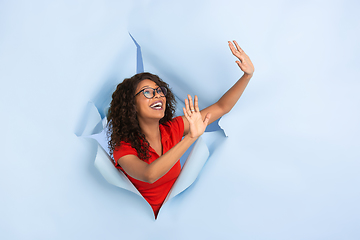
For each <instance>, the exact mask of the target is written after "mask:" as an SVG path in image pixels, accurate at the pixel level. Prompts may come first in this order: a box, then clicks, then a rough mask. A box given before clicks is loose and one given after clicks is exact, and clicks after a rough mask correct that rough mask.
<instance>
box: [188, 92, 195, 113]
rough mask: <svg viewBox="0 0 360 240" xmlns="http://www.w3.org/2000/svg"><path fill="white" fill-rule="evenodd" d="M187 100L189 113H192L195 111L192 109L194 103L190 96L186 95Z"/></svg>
mask: <svg viewBox="0 0 360 240" xmlns="http://www.w3.org/2000/svg"><path fill="white" fill-rule="evenodd" d="M188 99H189V106H190V111H191V112H194V111H195V109H194V103H193V99H192V97H191V96H190V94H188Z"/></svg>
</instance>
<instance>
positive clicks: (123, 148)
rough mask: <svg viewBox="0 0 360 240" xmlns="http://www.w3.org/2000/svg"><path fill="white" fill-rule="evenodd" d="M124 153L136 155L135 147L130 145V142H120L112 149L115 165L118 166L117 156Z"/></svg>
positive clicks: (121, 155) (119, 156)
mask: <svg viewBox="0 0 360 240" xmlns="http://www.w3.org/2000/svg"><path fill="white" fill-rule="evenodd" d="M125 155H135V156H137V155H138V154H137V151H136V149H135V148H133V147H131V144H130V143H127V142H121V143H120V146H118V147H116V148H115V149H114V153H113V156H114V160H115V167H120V166H119V164H118V162H117V160H119V158H121V157H123V156H125Z"/></svg>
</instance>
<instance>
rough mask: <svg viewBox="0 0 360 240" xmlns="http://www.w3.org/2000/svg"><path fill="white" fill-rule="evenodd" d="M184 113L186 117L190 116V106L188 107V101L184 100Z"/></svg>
mask: <svg viewBox="0 0 360 240" xmlns="http://www.w3.org/2000/svg"><path fill="white" fill-rule="evenodd" d="M185 111H186V114H187V116H188V117H190V116H191V111H190V106H189V100H188V99H185Z"/></svg>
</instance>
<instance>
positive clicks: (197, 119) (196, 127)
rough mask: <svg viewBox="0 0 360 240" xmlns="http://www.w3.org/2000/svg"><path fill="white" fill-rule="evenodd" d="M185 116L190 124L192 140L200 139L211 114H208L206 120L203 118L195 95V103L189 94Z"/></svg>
mask: <svg viewBox="0 0 360 240" xmlns="http://www.w3.org/2000/svg"><path fill="white" fill-rule="evenodd" d="M183 111H184V116H185V118H186V119H187V120H188V122H189V133H188V135H189V136H190V137H191V138H198V137H200V136H201V134H203V133H204V131H205V129H206V127H207V125H208V123H209V120H210V116H211V113H207V114H206V116H205V119H204V120H203V119H202V117H201V113H200V110H199V106H198V97H197V96H196V95H195V100H194V103H193V100H192V97H191V96H190V95H189V94H188V98H187V99H185V108H183Z"/></svg>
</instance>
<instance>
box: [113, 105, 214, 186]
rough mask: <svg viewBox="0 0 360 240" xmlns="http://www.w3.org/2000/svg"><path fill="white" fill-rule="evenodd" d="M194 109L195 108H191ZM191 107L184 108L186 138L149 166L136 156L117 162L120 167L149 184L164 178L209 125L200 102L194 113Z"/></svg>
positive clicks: (127, 156) (124, 157) (122, 158)
mask: <svg viewBox="0 0 360 240" xmlns="http://www.w3.org/2000/svg"><path fill="white" fill-rule="evenodd" d="M192 105H193V104H192V101H191V106H192ZM191 109H193V108H191ZM191 109H190V108H189V105H187V106H186V108H184V109H183V110H184V116H185V120H184V125H185V122H186V123H187V125H188V128H189V130H188V133H187V134H186V135H185V137H184V138H183V139H182V140H181V141H180V142H179V143H178V144H176V145H175V146H174V147H172V148H171V149H170V150H169V151H167V152H166V153H165V154H163V155H162V156H161V157H159V158H158V159H156V160H155V161H153V162H152V163H150V164H148V163H146V162H144V161H142V160H141V159H139V158H138V157H137V156H135V155H125V156H123V157H121V158H119V159H118V160H117V162H118V163H119V165H120V166H121V167H122V168H123V169H124V170H125V172H126V173H127V174H129V175H130V176H131V177H133V178H135V179H137V180H140V181H143V182H148V183H154V182H156V181H157V180H158V179H159V178H161V177H162V176H164V175H165V174H166V173H167V172H168V171H169V170H170V169H171V168H172V167H173V166H174V165H175V163H176V162H177V161H178V160H179V159H180V157H181V156H182V155H183V154H184V153H185V152H186V150H187V149H188V148H189V147H190V146H191V144H193V143H194V142H195V141H196V139H197V138H198V137H199V136H200V135H201V134H202V133H203V132H204V131H205V128H206V126H207V125H208V122H209V119H210V114H209V115H208V116H207V117H205V120H204V121H203V120H202V119H203V118H202V116H201V113H200V111H199V107H198V102H197V100H196V101H195V108H194V111H191Z"/></svg>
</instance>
